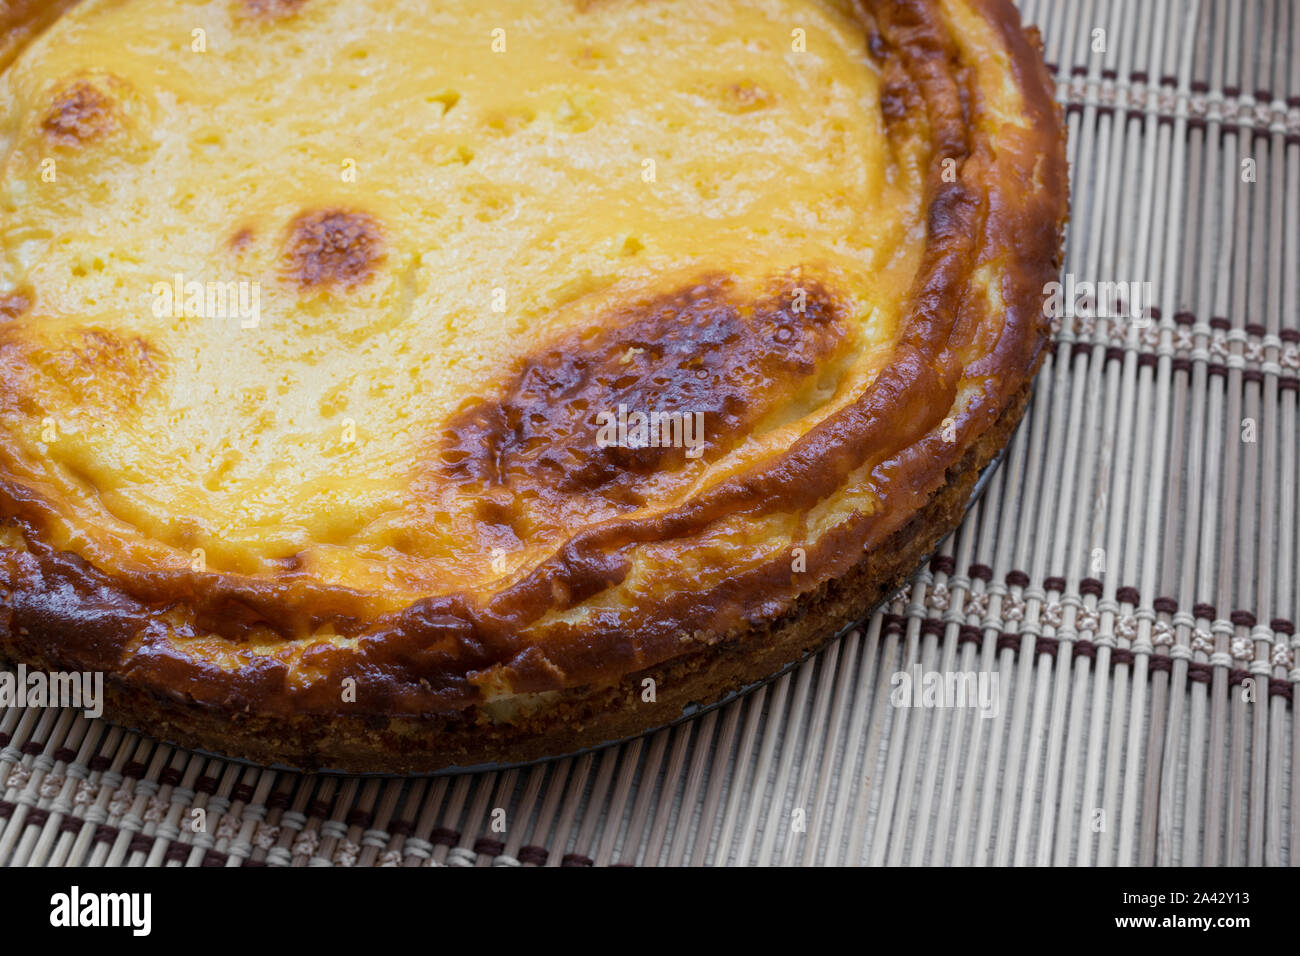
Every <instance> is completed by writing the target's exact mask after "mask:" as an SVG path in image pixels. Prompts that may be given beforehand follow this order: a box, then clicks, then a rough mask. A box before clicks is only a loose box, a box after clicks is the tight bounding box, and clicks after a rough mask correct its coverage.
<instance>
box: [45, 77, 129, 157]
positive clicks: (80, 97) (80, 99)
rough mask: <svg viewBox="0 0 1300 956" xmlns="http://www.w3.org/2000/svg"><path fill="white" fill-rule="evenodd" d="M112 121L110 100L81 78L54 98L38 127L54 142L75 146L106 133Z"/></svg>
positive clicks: (111, 126) (111, 125) (111, 103)
mask: <svg viewBox="0 0 1300 956" xmlns="http://www.w3.org/2000/svg"><path fill="white" fill-rule="evenodd" d="M113 124H114V119H113V101H112V100H111V99H109V98H108V97H107V96H105V95H104V94H103V93H101V92H100V91H99V90H98V89H96V88H95V87H94V86H92V85H91V84H89V83H87V82H85V81H84V80H81V81H78V82H76V83H74V84H72V85H71V86H69V87H67V88H66V89H64V90H62V91H61V92H60V93H59V94H58V95H57V96H56V97H55V98H54V103H53V104H52V105H51V106H50V111H49V112H48V113H46V114H45V119H44V120H43V121H42V122H41V129H43V130H44V131H45V135H47V136H48V137H50V139H52V140H54V141H55V142H57V143H63V144H65V145H69V146H75V145H77V144H80V143H89V142H91V141H93V140H96V139H99V138H100V137H102V136H105V135H107V134H108V132H109V131H110V130H111V129H112V128H113Z"/></svg>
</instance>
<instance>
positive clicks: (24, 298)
mask: <svg viewBox="0 0 1300 956" xmlns="http://www.w3.org/2000/svg"><path fill="white" fill-rule="evenodd" d="M31 307H32V296H31V293H30V292H28V291H26V290H25V289H15V290H14V291H13V292H10V293H9V294H8V295H0V319H16V318H18V317H19V316H20V315H22V314H23V313H25V312H26V311H27V310H28V309H30V308H31Z"/></svg>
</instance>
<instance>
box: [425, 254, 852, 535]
mask: <svg viewBox="0 0 1300 956" xmlns="http://www.w3.org/2000/svg"><path fill="white" fill-rule="evenodd" d="M729 292H730V288H729V284H728V283H727V281H726V280H722V279H711V280H709V281H707V282H704V283H702V284H700V285H697V286H694V287H691V288H686V289H682V290H681V291H679V292H677V293H674V294H670V295H666V296H663V297H661V298H659V299H657V300H654V301H651V302H648V303H639V304H636V305H632V306H628V307H626V308H625V309H624V310H623V311H621V312H617V313H615V314H612V315H607V316H600V317H593V319H592V322H591V326H590V328H591V329H594V330H595V331H594V332H593V331H588V332H587V333H585V334H570V335H567V336H565V337H563V338H561V339H560V340H559V341H556V342H554V343H552V344H550V345H549V346H547V347H546V348H544V349H542V350H540V351H538V352H536V353H535V354H533V355H530V356H528V357H527V358H526V359H525V360H524V363H523V366H522V368H521V369H520V370H519V371H518V372H517V373H516V374H515V375H514V377H513V378H512V379H511V381H510V382H509V383H508V384H507V386H506V387H505V390H504V393H503V394H502V395H501V396H500V397H498V398H495V399H491V400H483V401H480V402H477V403H476V404H474V405H471V406H469V407H468V408H466V409H464V410H463V411H462V412H461V413H459V414H458V415H457V416H456V417H455V418H454V419H453V420H451V421H450V422H449V423H448V424H447V426H446V427H445V429H444V430H443V432H442V436H441V442H440V454H439V457H438V461H437V464H436V469H437V470H438V472H439V473H440V474H441V477H442V478H443V479H444V480H448V481H451V482H454V483H457V484H460V485H463V486H466V487H464V489H463V490H464V491H465V492H468V493H470V494H475V493H482V494H484V495H485V496H490V497H491V498H492V500H493V501H494V502H495V503H496V504H494V505H493V506H492V515H491V516H490V517H492V518H494V519H495V523H496V524H500V525H509V526H510V527H511V530H515V529H516V528H517V527H518V525H517V523H515V522H507V521H506V520H504V518H503V514H510V513H513V514H519V513H520V512H521V511H525V512H526V511H528V510H529V508H530V502H536V503H537V505H538V506H539V507H542V508H544V509H546V510H548V511H550V512H551V513H554V511H555V509H556V508H557V507H558V508H559V509H560V510H563V509H564V507H565V506H564V504H563V502H561V501H559V500H558V499H557V496H558V497H559V498H564V497H568V496H573V497H574V498H575V500H578V501H588V500H590V497H591V495H593V494H595V495H600V496H602V497H603V498H604V499H605V500H606V501H607V502H608V503H609V504H610V505H612V506H614V507H615V508H616V509H620V510H622V509H626V508H629V507H635V506H637V505H640V504H641V503H643V497H642V493H641V492H642V488H641V486H642V484H643V482H644V481H645V480H646V479H647V477H648V476H650V475H651V474H653V473H660V472H667V471H675V470H678V469H681V468H682V467H683V466H684V465H686V464H687V463H688V461H690V460H691V459H693V458H698V460H702V461H713V460H716V459H717V458H720V457H721V456H723V455H724V454H726V452H727V451H728V450H729V449H731V448H734V447H735V446H736V445H738V444H739V443H740V442H742V441H744V440H745V438H746V437H747V436H748V435H749V434H750V433H751V432H752V431H753V430H754V427H755V425H756V424H757V423H759V422H761V421H762V420H763V418H764V417H765V416H767V415H768V414H769V413H771V412H773V411H774V410H776V409H778V408H780V407H781V406H782V405H784V404H785V403H786V402H787V401H788V400H789V396H791V395H792V394H794V393H795V392H797V391H798V388H799V386H800V384H801V383H802V382H804V381H806V380H807V379H809V377H810V376H812V375H814V374H815V373H816V372H817V370H818V368H819V367H820V366H821V363H823V362H824V361H825V360H826V359H827V358H828V357H829V356H830V355H832V354H833V353H834V352H835V351H836V350H837V348H838V347H839V346H840V344H841V343H842V342H843V339H844V328H843V326H842V325H841V323H840V320H839V317H838V314H837V311H836V308H835V305H834V303H833V301H832V299H831V297H830V296H829V295H828V294H827V293H826V292H824V291H823V290H821V289H820V288H810V289H806V290H805V296H806V301H805V302H804V308H803V311H798V298H797V296H796V295H795V292H794V290H793V289H786V290H783V291H780V292H776V293H773V294H772V295H770V296H769V297H766V298H763V299H761V300H759V301H757V302H737V301H735V300H733V299H732V298H731V297H730V295H729ZM620 406H622V407H623V408H625V409H626V412H627V414H626V415H625V416H623V420H624V421H626V422H627V423H628V424H629V431H628V432H626V433H625V434H626V435H627V436H628V440H627V442H626V443H624V444H615V445H613V446H608V447H602V444H605V445H608V441H609V439H610V438H611V437H618V436H617V432H611V431H609V430H608V428H609V426H610V424H611V421H616V420H617V419H618V417H619V409H620ZM633 412H639V413H642V414H646V415H649V414H650V413H652V412H653V413H658V414H659V415H660V416H661V417H660V419H659V425H660V428H659V431H658V433H657V434H658V436H659V441H658V447H655V446H654V444H653V443H654V442H655V439H654V438H653V437H651V436H653V435H654V434H655V432H654V431H653V429H650V428H649V427H647V430H646V432H645V433H644V434H645V436H646V437H647V438H649V440H650V442H651V443H652V444H650V445H645V444H641V445H637V443H636V442H635V435H636V419H633V418H631V417H630V416H631V413H633ZM602 413H607V416H612V418H611V417H602ZM665 413H666V414H667V416H669V417H668V422H669V424H668V425H667V426H666V427H665V425H664V418H663V416H664V415H665ZM695 413H700V417H698V418H697V417H696V416H695ZM673 416H676V421H674V419H673ZM687 418H689V419H690V420H691V427H692V428H694V427H695V426H696V425H697V423H699V422H700V421H701V419H702V424H703V429H702V436H701V433H700V432H699V431H694V432H692V434H691V436H690V437H692V438H694V439H697V440H698V439H700V438H701V437H702V446H700V445H697V447H698V448H699V454H698V456H697V455H688V454H687V453H688V451H690V450H691V449H690V448H689V447H686V446H687V442H686V438H687V436H686V433H685V431H684V429H685V425H686V421H685V420H686V419H687ZM678 422H680V423H681V424H680V425H679V424H678ZM602 426H604V428H605V429H606V430H605V431H604V432H603V433H602ZM602 435H603V437H604V441H603V442H602V441H601V439H602ZM502 492H505V493H504V494H502ZM503 500H504V501H506V502H508V506H507V507H506V508H505V511H504V512H502V511H501V510H500V508H499V507H497V506H498V505H499V504H500V503H501V502H502V501H503ZM548 500H549V501H550V505H549V506H548V504H547V502H548ZM485 507H486V503H485ZM480 510H482V509H480ZM480 517H482V518H483V519H485V520H486V519H487V518H488V517H489V515H487V514H486V513H484V514H482V515H481V516H480Z"/></svg>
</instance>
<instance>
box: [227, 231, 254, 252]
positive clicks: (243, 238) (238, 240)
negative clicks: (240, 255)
mask: <svg viewBox="0 0 1300 956" xmlns="http://www.w3.org/2000/svg"><path fill="white" fill-rule="evenodd" d="M252 241H253V230H252V229H250V228H249V227H247V226H245V227H244V228H243V229H241V230H239V232H237V233H235V234H234V235H233V236H231V237H230V248H231V249H233V250H234V251H235V252H243V251H244V250H245V249H247V248H248V246H249V244H250V243H251V242H252Z"/></svg>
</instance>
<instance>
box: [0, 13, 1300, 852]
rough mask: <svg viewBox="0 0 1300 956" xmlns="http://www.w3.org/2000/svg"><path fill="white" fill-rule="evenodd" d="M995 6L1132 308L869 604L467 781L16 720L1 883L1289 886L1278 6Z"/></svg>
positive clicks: (1095, 325) (1282, 22)
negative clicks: (737, 678)
mask: <svg viewBox="0 0 1300 956" xmlns="http://www.w3.org/2000/svg"><path fill="white" fill-rule="evenodd" d="M1022 8H1023V11H1024V14H1025V16H1026V19H1028V20H1029V21H1031V22H1035V23H1037V24H1039V26H1040V28H1041V29H1042V32H1043V36H1044V41H1045V46H1046V52H1047V59H1048V61H1049V63H1050V64H1052V68H1053V69H1054V70H1055V72H1056V75H1057V77H1058V80H1059V88H1058V89H1059V92H1058V96H1059V99H1060V100H1061V102H1062V103H1064V104H1065V105H1066V106H1067V108H1068V118H1069V133H1070V159H1071V164H1072V168H1073V176H1074V187H1073V222H1072V225H1071V231H1070V236H1069V246H1068V251H1067V257H1066V271H1067V273H1069V274H1072V275H1073V276H1075V277H1076V278H1077V279H1078V280H1080V281H1094V282H1095V281H1107V282H1117V281H1136V282H1141V281H1150V282H1152V283H1153V289H1154V292H1155V300H1154V303H1153V307H1152V308H1151V309H1150V321H1149V322H1147V321H1141V320H1139V321H1130V320H1126V319H1108V318H1087V317H1085V318H1076V319H1073V320H1071V319H1066V320H1065V321H1064V322H1063V323H1062V327H1061V329H1060V332H1059V339H1058V342H1057V346H1056V349H1055V351H1054V353H1053V354H1052V355H1050V356H1049V357H1048V359H1047V361H1046V364H1045V365H1044V367H1043V371H1042V375H1041V377H1040V379H1039V386H1038V389H1037V392H1036V395H1035V398H1034V401H1033V405H1032V407H1031V410H1030V412H1029V414H1028V415H1027V416H1026V419H1025V422H1024V424H1023V425H1022V426H1021V428H1020V430H1019V432H1018V433H1017V435H1016V437H1015V440H1014V441H1013V443H1012V444H1011V446H1010V448H1009V450H1008V453H1007V455H1006V457H1005V460H1004V462H1003V465H1002V467H1001V468H1000V469H999V470H998V471H997V472H996V473H995V475H994V477H993V480H992V482H991V484H990V487H989V489H988V492H987V493H986V495H985V496H984V498H983V500H982V501H981V503H980V504H979V505H978V506H977V508H976V509H975V510H974V511H973V512H972V513H971V514H970V516H969V517H968V519H967V521H966V522H965V524H964V525H963V526H962V527H961V529H960V530H959V531H958V533H957V534H956V535H954V537H953V538H951V539H950V540H949V541H948V542H947V543H946V544H945V545H944V547H943V549H942V550H941V552H940V553H939V554H938V555H936V557H935V558H934V560H933V561H931V562H930V566H929V567H928V568H927V569H926V570H924V571H922V572H921V573H920V574H919V575H918V576H917V577H916V578H915V580H914V581H913V583H912V584H911V585H910V586H909V587H908V588H907V589H905V590H904V591H903V592H902V593H901V594H900V595H899V596H898V597H897V598H896V599H895V600H894V601H892V602H891V603H890V604H889V605H888V606H887V607H886V608H885V609H883V610H882V611H881V612H879V613H877V614H876V615H875V616H874V617H872V618H871V620H870V621H869V622H868V623H866V624H865V625H863V626H862V628H861V629H859V630H857V631H855V632H853V633H852V634H851V635H849V636H848V637H847V638H845V639H844V640H842V641H840V642H838V643H836V644H835V645H833V646H831V647H829V648H828V649H827V650H825V651H824V652H823V653H822V654H820V655H819V656H818V657H816V658H814V659H812V660H810V661H808V662H807V663H805V664H804V665H802V666H800V667H799V668H797V669H796V670H794V671H792V672H791V673H789V674H787V675H786V676H785V677H783V678H781V679H780V680H778V681H776V682H775V683H773V684H770V685H768V686H766V687H764V688H762V689H760V690H758V691H757V692H755V693H754V694H753V695H751V696H750V697H748V698H745V699H743V700H741V701H739V702H736V703H734V704H731V705H729V706H727V707H725V708H723V709H721V710H716V711H712V712H710V713H708V714H706V715H704V716H702V717H701V718H699V719H697V720H694V721H692V722H689V723H686V724H682V725H679V726H677V727H676V728H673V729H670V730H666V731H662V732H660V733H658V734H656V735H653V736H651V737H648V738H645V739H642V740H638V741H635V742H632V743H629V744H626V745H623V746H620V747H617V748H611V749H607V750H604V751H600V752H597V753H594V754H587V755H584V756H580V757H575V758H571V759H567V760H562V761H558V762H554V763H550V764H543V765H538V766H535V767H532V768H525V769H520V770H508V771H501V772H495V773H485V774H478V775H462V776H456V777H437V778H420V779H411V780H400V779H391V780H390V779H381V778H360V777H336V776H326V775H319V776H310V775H300V774H295V773H288V772H280V771H274V770H266V769H259V768H254V767H249V766H246V765H242V764H237V763H232V762H229V761H225V760H221V759H218V758H213V757H209V756H205V755H200V754H192V753H189V752H186V751H183V750H180V749H178V748H175V747H171V746H167V745H160V744H156V743H154V742H152V741H150V740H148V739H145V738H142V737H139V736H137V735H136V734H133V733H130V732H127V731H123V730H121V729H119V728H115V727H111V726H109V725H107V724H104V723H103V722H99V721H90V720H87V719H86V718H84V717H82V716H81V715H80V714H79V713H77V712H73V711H61V710H53V709H51V710H34V709H26V710H18V709H13V708H11V709H8V710H5V711H3V712H2V713H3V716H0V745H2V748H3V749H0V826H2V827H3V828H2V829H0V862H7V863H8V864H9V865H24V864H26V865H40V864H86V865H129V866H151V865H162V864H165V865H172V866H181V865H187V866H248V865H272V866H302V865H308V866H331V865H334V866H372V865H398V866H429V865H440V864H452V865H461V866H489V865H498V866H501V865H533V864H537V865H541V864H551V865H555V864H570V865H590V864H593V863H594V864H597V865H606V864H619V863H623V864H643V865H644V864H669V865H678V864H752V863H785V864H791V863H793V864H799V863H804V864H813V863H829V864H844V863H872V864H879V863H890V864H927V863H928V864H1008V863H1015V864H1021V863H1043V864H1045V863H1058V864H1066V863H1074V864H1085V865H1087V864H1102V865H1106V864H1132V863H1142V864H1152V863H1155V864H1221V863H1226V864H1234V863H1235V864H1252V865H1253V864H1288V863H1291V864H1295V863H1300V850H1296V849H1293V848H1295V847H1297V846H1298V845H1300V788H1297V787H1296V786H1295V785H1294V781H1293V777H1292V768H1293V767H1295V766H1297V765H1300V709H1296V708H1294V707H1292V700H1293V697H1294V695H1295V692H1296V685H1297V684H1298V683H1300V666H1298V665H1300V639H1298V638H1297V637H1296V635H1295V628H1294V626H1293V623H1292V622H1293V621H1294V620H1295V616H1296V615H1295V612H1296V601H1297V599H1298V598H1300V593H1298V592H1300V586H1298V584H1297V569H1298V565H1297V557H1298V554H1297V548H1298V547H1300V540H1298V539H1300V535H1298V534H1297V517H1298V514H1300V510H1298V509H1300V501H1298V500H1297V491H1298V487H1300V483H1298V482H1297V469H1298V468H1300V461H1298V457H1297V447H1298V446H1300V431H1298V422H1297V375H1298V374H1300V299H1298V298H1297V271H1300V5H1298V4H1296V3H1295V2H1293V0H1025V2H1024V3H1023V4H1022ZM915 665H919V666H920V667H921V669H922V671H923V672H925V671H940V672H952V671H980V672H986V673H990V674H996V676H997V679H998V690H999V695H998V699H999V701H1000V713H999V716H997V717H995V718H991V719H986V718H983V717H981V716H980V715H979V714H978V712H977V711H975V710H973V709H970V708H952V709H943V708H932V709H926V708H903V707H895V706H893V705H892V704H891V703H890V699H889V698H890V691H891V689H892V684H891V678H892V677H893V675H895V674H896V673H899V672H903V671H908V672H911V670H912V668H913V667H914V666H915ZM196 811H202V812H201V813H197V812H196ZM200 822H201V823H202V824H203V825H202V826H201V827H199V826H197V825H198V823H200Z"/></svg>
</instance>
